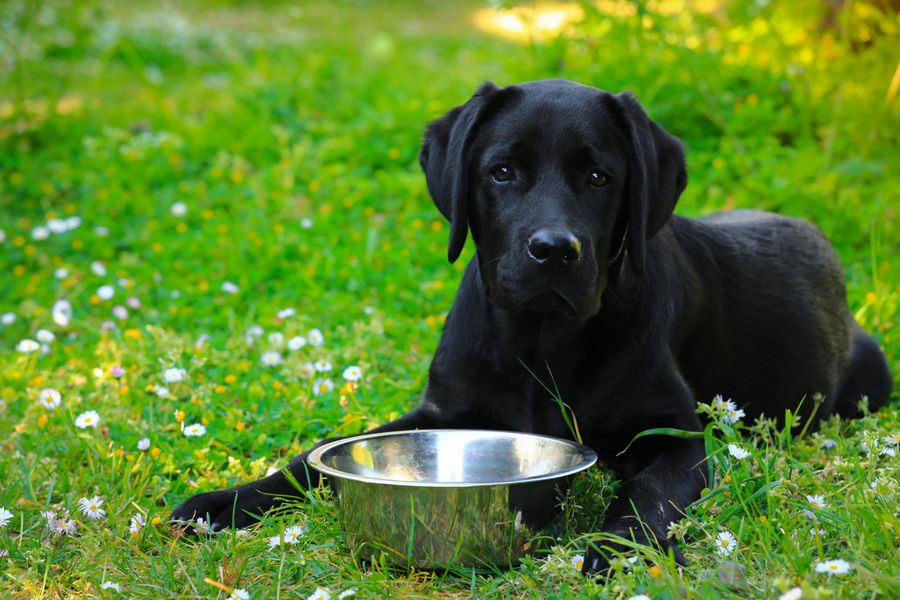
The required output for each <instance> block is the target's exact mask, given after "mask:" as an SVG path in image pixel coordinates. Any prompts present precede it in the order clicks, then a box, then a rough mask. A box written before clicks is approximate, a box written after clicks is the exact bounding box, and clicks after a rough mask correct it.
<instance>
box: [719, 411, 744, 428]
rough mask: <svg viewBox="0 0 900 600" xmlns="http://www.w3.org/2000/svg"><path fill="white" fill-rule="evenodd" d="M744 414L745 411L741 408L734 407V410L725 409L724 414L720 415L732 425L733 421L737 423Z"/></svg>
mask: <svg viewBox="0 0 900 600" xmlns="http://www.w3.org/2000/svg"><path fill="white" fill-rule="evenodd" d="M745 416H746V413H745V412H744V410H743V409H741V408H735V409H734V410H728V411H725V414H724V415H722V420H723V421H725V422H726V423H729V424H731V425H734V424H735V423H737V422H738V421H740V420H741V419H743V418H744V417H745Z"/></svg>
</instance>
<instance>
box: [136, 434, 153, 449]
mask: <svg viewBox="0 0 900 600" xmlns="http://www.w3.org/2000/svg"><path fill="white" fill-rule="evenodd" d="M137 449H138V450H140V451H141V452H146V451H147V450H149V449H150V438H147V437H143V438H141V439H139V440H138V443H137Z"/></svg>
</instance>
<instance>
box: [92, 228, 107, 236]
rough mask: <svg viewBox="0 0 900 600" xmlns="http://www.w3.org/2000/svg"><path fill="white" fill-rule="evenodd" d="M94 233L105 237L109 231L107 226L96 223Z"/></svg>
mask: <svg viewBox="0 0 900 600" xmlns="http://www.w3.org/2000/svg"><path fill="white" fill-rule="evenodd" d="M94 233H95V234H96V235H98V236H100V237H106V236H108V235H109V233H110V231H109V227H106V226H105V225H97V226H96V227H94Z"/></svg>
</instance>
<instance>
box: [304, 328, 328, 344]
mask: <svg viewBox="0 0 900 600" xmlns="http://www.w3.org/2000/svg"><path fill="white" fill-rule="evenodd" d="M306 340H307V341H308V342H309V345H310V346H321V345H322V344H324V343H325V336H323V335H322V332H321V331H319V330H318V329H310V331H309V333H308V334H306Z"/></svg>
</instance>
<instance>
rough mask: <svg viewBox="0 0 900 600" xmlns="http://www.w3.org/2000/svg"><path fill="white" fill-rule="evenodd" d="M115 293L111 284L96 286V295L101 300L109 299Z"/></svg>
mask: <svg viewBox="0 0 900 600" xmlns="http://www.w3.org/2000/svg"><path fill="white" fill-rule="evenodd" d="M115 295H116V290H115V288H114V287H113V286H111V285H101V286H100V287H98V288H97V297H98V298H100V299H101V300H109V299H110V298H112V297H113V296H115Z"/></svg>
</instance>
